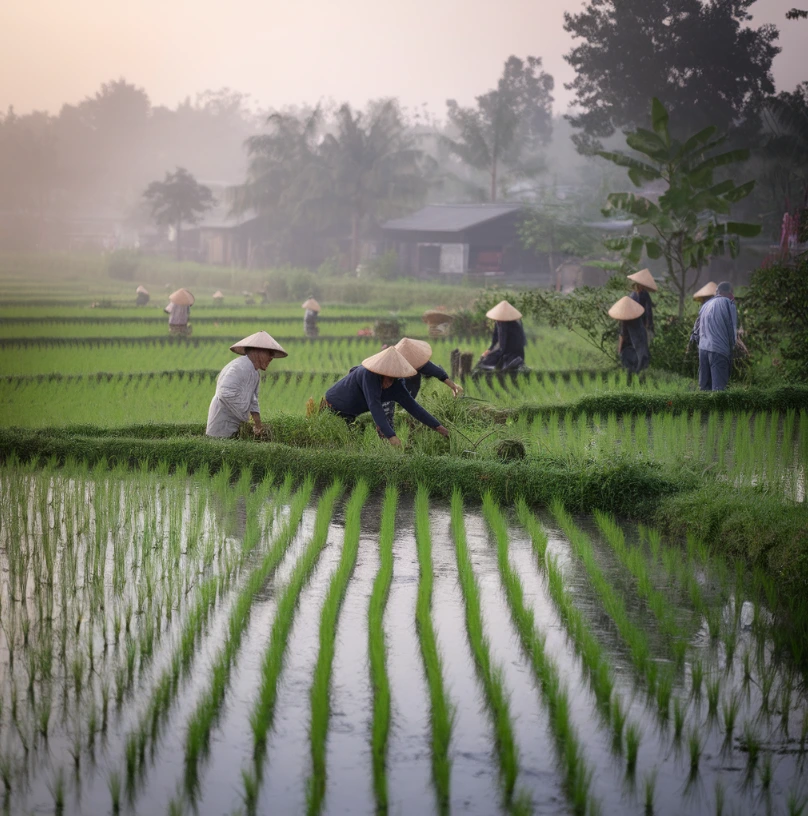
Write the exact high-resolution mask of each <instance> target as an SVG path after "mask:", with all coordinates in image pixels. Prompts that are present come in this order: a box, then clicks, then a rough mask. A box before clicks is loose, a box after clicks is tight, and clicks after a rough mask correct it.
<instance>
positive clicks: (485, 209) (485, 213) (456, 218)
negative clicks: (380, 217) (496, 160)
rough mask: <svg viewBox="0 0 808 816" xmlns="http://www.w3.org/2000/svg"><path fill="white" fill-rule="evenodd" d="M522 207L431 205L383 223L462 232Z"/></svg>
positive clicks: (402, 227) (406, 228)
mask: <svg viewBox="0 0 808 816" xmlns="http://www.w3.org/2000/svg"><path fill="white" fill-rule="evenodd" d="M520 209H522V205H521V204H512V203H505V202H502V203H500V202H497V203H493V204H429V205H427V206H426V207H424V208H423V209H422V210H418V212H415V213H413V214H412V215H406V216H404V218H394V219H392V220H391V221H387V222H385V223H384V224H382V227H383V228H384V229H386V230H396V231H401V232H405V231H406V232H462V231H463V230H466V229H469V228H470V227H476V226H477V225H478V224H483V223H485V222H486V221H491V220H493V219H494V218H499V217H500V216H503V215H507V214H508V213H511V212H514V211H516V210H520Z"/></svg>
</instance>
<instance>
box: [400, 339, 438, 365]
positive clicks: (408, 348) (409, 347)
mask: <svg viewBox="0 0 808 816" xmlns="http://www.w3.org/2000/svg"><path fill="white" fill-rule="evenodd" d="M395 348H397V349H398V353H399V354H400V355H401V356H402V357H403V358H404V359H405V360H406V361H407V362H408V363H409V364H410V365H411V366H412V367H413V368H415V369H418V368H421V367H422V366H425V365H426V364H427V363H428V362H429V358H430V357H431V356H432V346H430V345H429V343H427V342H426V340H413V339H412V338H411V337H402V338H401V340H399V341H398V343H396V345H395Z"/></svg>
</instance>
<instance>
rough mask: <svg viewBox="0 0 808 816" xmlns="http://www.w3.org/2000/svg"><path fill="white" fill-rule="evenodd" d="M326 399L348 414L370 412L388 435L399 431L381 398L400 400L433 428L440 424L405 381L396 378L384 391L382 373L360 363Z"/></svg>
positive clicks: (415, 415)
mask: <svg viewBox="0 0 808 816" xmlns="http://www.w3.org/2000/svg"><path fill="white" fill-rule="evenodd" d="M382 395H384V397H382ZM325 398H326V402H328V404H329V405H331V406H332V407H333V408H336V409H337V410H338V411H341V412H342V413H343V414H346V415H348V416H359V414H364V413H365V412H366V411H370V415H371V416H372V417H373V421H374V422H375V423H376V427H377V428H378V429H379V430H380V431H381V432H382V434H383V435H384V436H386V437H388V438H389V437H391V436H395V435H396V432H395V431H394V430H393V427H392V425H390V423H389V422H388V420H387V417H386V416H385V415H384V410H383V408H382V398H383V399H384V400H385V401H388V400H390V401H392V402H397V403H398V404H399V405H400V406H401V407H402V408H403V409H404V410H405V411H406V412H407V413H408V414H411V415H412V416H414V417H415V418H416V419H417V420H418V421H419V422H423V423H424V425H428V426H429V427H430V428H437V427H438V425H440V422H439V421H438V420H437V419H435V417H433V416H432V414H430V413H429V411H426V410H425V409H424V408H422V407H421V406H420V405H419V404H418V403H417V402H416V401H415V400H414V399H413V397H412V395H411V394H410V392H409V391H408V390H407V388H406V386H405V385H404V383H403V381H402V380H393V384H392V385H391V386H390V387H389V388H385V389H384V390H382V375H381V374H374V373H373V372H372V371H368V370H367V369H366V368H365V367H364V366H361V365H360V366H357V367H356V368H355V369H353V371H351V372H349V373H348V374H346V375H345V376H344V377H343V378H342V379H341V380H340V381H339V382H337V383H334V385H332V386H331V388H329V389H328V391H326V392H325Z"/></svg>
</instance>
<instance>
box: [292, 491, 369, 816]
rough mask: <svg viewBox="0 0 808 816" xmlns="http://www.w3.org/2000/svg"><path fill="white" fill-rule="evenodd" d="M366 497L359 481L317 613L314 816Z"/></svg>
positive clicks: (312, 695) (310, 798)
mask: <svg viewBox="0 0 808 816" xmlns="http://www.w3.org/2000/svg"><path fill="white" fill-rule="evenodd" d="M367 497H368V486H367V484H366V483H365V482H364V481H362V480H360V481H359V482H357V484H356V487H355V488H354V490H353V493H352V494H351V498H350V499H349V500H348V504H347V505H346V507H345V533H344V540H343V546H342V555H341V556H340V560H339V564H338V565H337V569H336V571H335V572H334V575H333V576H332V578H331V583H330V585H329V587H328V594H327V595H326V597H325V601H324V603H323V608H322V610H321V612H320V651H319V653H318V655H317V663H316V665H315V667H314V677H313V679H312V683H311V689H310V691H309V701H310V703H311V724H310V727H309V738H310V746H311V776H310V777H309V780H308V783H307V786H306V787H307V794H306V800H307V810H308V813H309V814H310V816H316V814H319V813H320V811H321V810H322V806H323V801H324V799H325V788H326V781H327V771H326V739H327V737H328V723H329V720H330V718H331V674H332V671H333V666H334V652H335V649H336V639H337V624H338V622H339V614H340V611H341V609H342V603H343V601H344V600H345V593H346V592H347V591H348V582H349V581H350V580H351V575H353V571H354V568H355V567H356V559H357V556H358V555H359V534H360V531H361V523H362V508H363V507H364V505H365V502H366V501H367Z"/></svg>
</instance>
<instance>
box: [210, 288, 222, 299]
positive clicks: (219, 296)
mask: <svg viewBox="0 0 808 816" xmlns="http://www.w3.org/2000/svg"><path fill="white" fill-rule="evenodd" d="M223 297H224V295H223V294H222V290H221V289H217V290H216V291H215V292H214V293H213V298H214V300H215V299H216V298H223Z"/></svg>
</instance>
